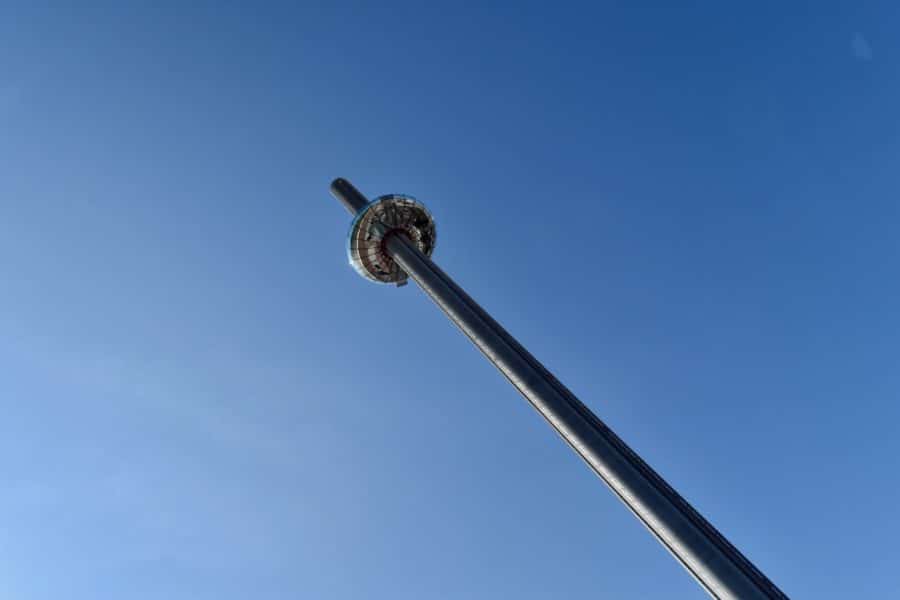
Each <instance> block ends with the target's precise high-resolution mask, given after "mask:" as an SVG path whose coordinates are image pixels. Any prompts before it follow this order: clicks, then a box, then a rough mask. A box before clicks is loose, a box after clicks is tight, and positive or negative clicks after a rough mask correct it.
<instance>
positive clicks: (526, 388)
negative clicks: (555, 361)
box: [331, 179, 787, 600]
mask: <svg viewBox="0 0 900 600" xmlns="http://www.w3.org/2000/svg"><path fill="white" fill-rule="evenodd" d="M331 192H332V194H334V196H335V197H336V198H337V199H338V200H340V201H341V203H342V204H343V205H344V206H345V207H346V208H347V210H349V211H350V213H351V214H353V215H354V219H353V223H352V224H351V227H350V235H349V239H348V243H347V252H348V255H349V257H350V264H351V265H353V267H354V268H355V269H356V270H357V272H359V273H360V274H361V275H362V276H363V277H365V278H366V279H369V280H371V281H377V282H380V283H394V284H397V285H403V284H404V283H406V281H407V279H408V278H410V277H411V278H412V279H413V280H414V281H415V282H416V284H418V286H419V287H420V288H422V291H424V292H425V293H426V294H427V295H428V296H429V297H430V298H431V299H432V300H433V301H434V303H435V304H436V305H437V306H438V308H440V309H441V310H442V311H443V312H444V314H445V315H446V316H447V317H448V318H449V319H450V320H451V321H452V322H453V323H454V324H455V325H456V326H457V327H459V329H460V330H461V331H462V332H463V333H464V334H465V335H466V336H467V337H468V338H469V339H470V340H471V341H472V343H473V344H475V346H476V347H477V348H478V349H479V350H480V351H481V352H482V353H483V354H484V356H485V357H486V358H487V359H488V360H489V361H490V362H491V363H492V364H493V365H494V366H495V367H496V368H497V370H499V371H500V372H501V373H502V374H503V375H504V376H505V377H506V378H507V380H509V382H510V383H511V384H512V385H513V387H515V388H516V389H517V390H518V391H519V393H521V394H522V395H523V396H524V397H525V399H526V400H528V402H530V403H531V405H532V406H533V407H534V408H535V410H537V411H538V413H540V415H541V416H542V417H544V419H546V420H547V422H548V423H549V424H550V426H551V427H553V428H554V429H555V430H556V432H557V433H558V434H559V435H560V437H562V438H563V440H564V441H565V442H566V443H567V444H569V446H570V447H571V448H572V449H573V450H574V451H575V452H576V453H577V454H578V455H579V456H580V457H581V458H582V459H583V460H584V461H585V462H586V463H587V464H588V466H589V467H590V468H591V469H592V470H593V471H594V472H595V473H596V474H597V475H598V476H599V477H600V479H602V480H603V482H604V483H605V484H606V485H607V486H608V487H609V488H610V489H611V490H612V491H613V493H615V494H616V496H618V498H619V499H620V500H621V501H622V503H623V504H625V506H626V507H627V508H628V509H629V510H630V511H631V512H632V513H633V514H634V515H635V516H636V517H637V518H638V519H639V520H640V521H641V522H642V523H643V524H644V526H646V527H647V529H649V530H650V532H651V533H652V534H653V535H654V536H655V537H656V539H657V540H659V542H660V543H661V544H662V545H663V546H664V547H665V548H666V549H667V550H668V551H669V552H671V553H672V555H673V556H674V557H675V558H676V559H677V560H678V561H679V562H680V563H681V564H682V566H684V568H685V569H687V571H688V572H689V573H690V574H691V575H692V576H693V577H694V578H695V579H696V580H697V581H698V582H699V583H700V585H701V586H703V588H704V589H705V590H706V591H707V592H708V593H709V594H710V595H711V596H712V597H714V598H719V599H722V600H725V599H728V600H787V596H786V595H785V594H784V593H783V592H782V591H781V590H779V589H778V587H777V586H775V584H774V583H772V582H771V581H770V580H769V579H768V578H767V577H766V576H765V575H764V574H763V573H762V572H761V571H760V570H759V569H757V568H756V567H755V566H754V565H753V563H751V562H750V561H749V560H748V559H747V558H746V557H745V556H744V555H743V554H741V552H740V551H739V550H738V549H737V548H735V547H734V546H733V545H732V544H731V543H730V542H729V541H728V540H727V539H726V538H725V536H723V535H722V534H721V533H719V531H718V530H717V529H716V528H715V527H713V526H712V525H711V524H710V523H709V521H707V520H706V519H705V518H703V516H702V515H700V513H699V512H697V510H696V509H694V507H692V506H691V505H690V504H689V503H688V502H687V500H685V499H684V498H682V497H681V495H679V494H678V492H676V491H675V490H674V489H673V488H672V487H671V486H670V485H669V484H668V483H666V481H665V480H664V479H663V478H662V477H661V476H660V475H659V474H658V473H656V471H654V470H653V469H652V468H651V467H650V465H648V464H647V463H646V462H644V460H643V459H642V458H641V457H640V456H638V454H637V453H636V452H635V451H634V450H632V449H631V448H629V447H628V445H627V444H625V442H623V441H622V440H621V438H619V436H617V435H616V434H615V433H614V432H613V431H612V430H611V429H610V428H609V427H608V426H607V425H606V424H605V423H604V422H603V421H601V420H600V419H599V418H598V417H597V416H596V415H595V414H594V413H593V412H591V410H590V409H589V408H588V407H587V406H585V405H584V404H582V403H581V401H580V400H578V398H576V397H575V395H574V394H573V393H572V392H571V391H569V390H568V388H566V387H565V386H564V385H563V384H562V383H560V382H559V380H558V379H556V378H555V377H554V376H553V375H552V374H551V373H550V372H549V371H548V370H547V369H546V368H545V367H544V366H543V365H542V364H541V363H540V362H538V360H537V359H536V358H535V357H534V356H532V355H531V354H530V353H529V352H528V351H527V350H526V349H525V348H524V347H523V346H522V345H521V344H520V343H519V342H518V341H517V340H516V339H515V338H513V337H512V336H511V335H510V334H509V333H508V332H507V331H506V330H505V329H504V328H503V327H502V326H501V325H500V324H499V323H497V321H495V320H494V319H493V317H491V315H489V314H488V313H487V311H485V310H484V309H483V308H481V307H480V306H479V305H478V304H477V303H476V302H475V301H474V300H473V299H472V298H471V296H469V295H468V294H467V293H466V292H465V291H464V290H463V289H462V288H461V287H460V286H459V285H458V284H457V283H456V282H455V281H453V279H451V278H450V276H449V275H447V274H446V273H444V272H443V271H442V270H441V269H440V268H439V267H438V266H437V265H436V264H434V262H432V261H431V258H430V257H431V253H432V251H433V250H434V242H435V227H434V220H433V219H432V218H431V215H430V214H429V213H428V211H427V210H426V209H425V207H424V206H422V205H421V204H419V203H418V202H417V201H416V200H414V199H413V198H411V197H410V196H401V195H396V194H394V195H388V196H381V197H380V198H378V199H376V200H375V201H373V202H371V203H370V202H368V201H367V200H366V198H365V196H363V195H362V194H361V193H360V192H359V191H358V190H357V189H356V188H355V187H353V185H351V184H350V182H348V181H347V180H346V179H335V180H334V182H332V184H331Z"/></svg>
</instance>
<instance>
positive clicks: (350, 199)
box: [331, 177, 369, 216]
mask: <svg viewBox="0 0 900 600" xmlns="http://www.w3.org/2000/svg"><path fill="white" fill-rule="evenodd" d="M331 194H332V195H333V196H334V197H335V198H337V199H338V200H340V201H341V204H343V205H344V207H345V208H346V209H347V210H348V211H350V214H351V215H353V216H356V215H357V214H359V213H360V212H361V211H362V210H363V209H364V208H365V207H366V205H367V204H368V203H369V201H368V199H366V197H365V196H363V195H362V193H361V192H360V191H359V190H358V189H356V188H355V187H353V184H352V183H350V182H349V181H347V180H346V179H344V178H343V177H338V178H337V179H335V180H334V181H332V182H331Z"/></svg>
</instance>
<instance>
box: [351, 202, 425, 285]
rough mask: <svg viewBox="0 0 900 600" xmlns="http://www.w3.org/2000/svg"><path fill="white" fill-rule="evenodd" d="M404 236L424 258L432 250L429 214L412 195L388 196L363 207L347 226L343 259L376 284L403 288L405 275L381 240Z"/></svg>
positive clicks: (405, 280) (405, 279)
mask: <svg viewBox="0 0 900 600" xmlns="http://www.w3.org/2000/svg"><path fill="white" fill-rule="evenodd" d="M391 235H404V236H406V238H407V239H409V240H410V241H411V242H412V243H413V244H414V245H415V246H416V248H417V249H418V250H419V252H421V253H422V254H424V255H425V256H431V253H432V252H433V251H434V244H435V241H436V238H435V235H436V234H435V228H434V219H432V218H431V213H429V212H428V210H427V209H426V208H425V207H424V206H422V204H420V203H419V202H417V201H416V199H415V198H413V197H412V196H404V195H401V194H388V195H386V196H380V197H378V198H376V199H375V200H373V201H372V202H369V203H368V204H366V205H365V206H364V207H363V209H362V210H360V211H359V213H358V214H357V215H356V218H354V219H353V222H352V223H351V224H350V232H349V233H348V234H347V257H348V258H349V259H350V265H351V266H352V267H353V268H354V269H356V272H357V273H359V274H360V275H362V276H363V277H365V278H366V279H369V280H371V281H376V282H378V283H393V284H396V285H397V286H401V285H406V282H407V277H408V275H407V274H406V272H405V271H404V270H403V269H401V268H400V266H399V265H398V264H397V262H396V261H395V260H394V259H393V258H392V257H391V255H390V253H389V252H388V251H387V249H386V247H385V238H386V237H388V236H391Z"/></svg>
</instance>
